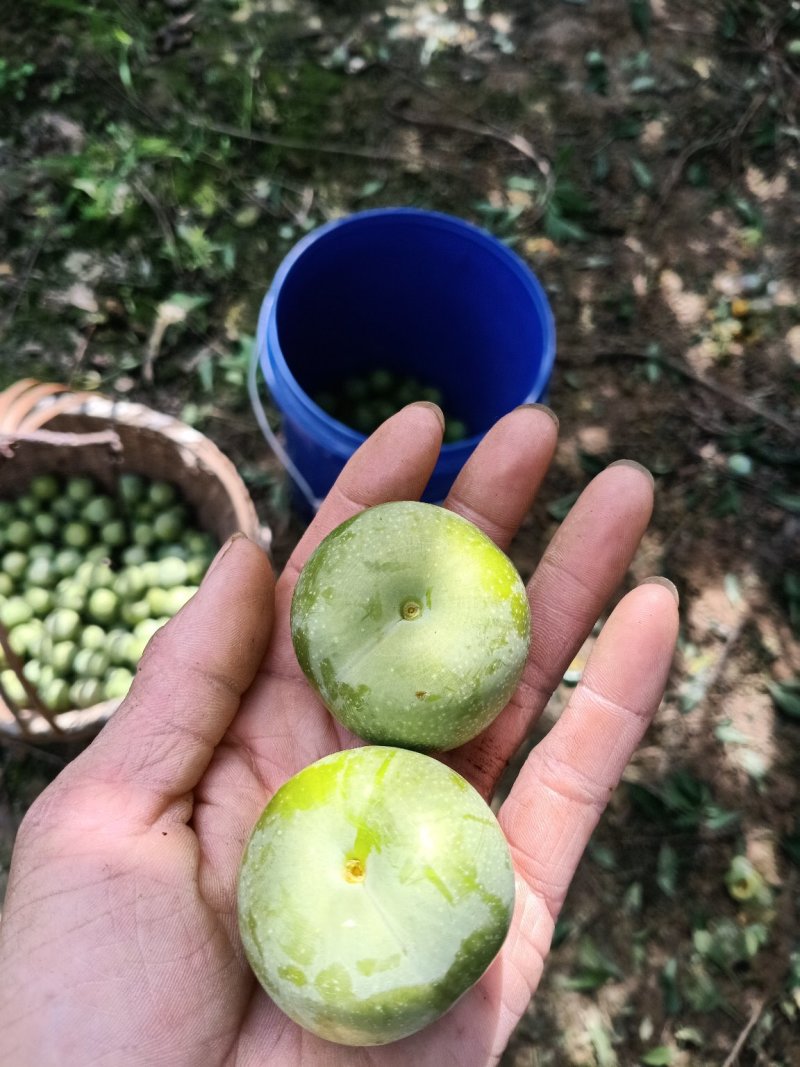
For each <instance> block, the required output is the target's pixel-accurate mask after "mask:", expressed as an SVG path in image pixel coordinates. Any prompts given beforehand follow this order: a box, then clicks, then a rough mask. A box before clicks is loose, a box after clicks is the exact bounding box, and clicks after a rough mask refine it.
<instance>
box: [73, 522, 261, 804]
mask: <svg viewBox="0 0 800 1067" xmlns="http://www.w3.org/2000/svg"><path fill="white" fill-rule="evenodd" d="M273 581H274V580H273V577H272V571H271V568H270V566H269V563H268V561H267V558H266V556H265V554H264V553H263V552H262V551H261V549H260V548H258V547H257V546H256V545H254V544H253V543H252V542H251V541H249V540H248V539H247V538H246V537H245V536H244V534H238V535H234V538H232V539H231V540H230V541H229V542H228V543H227V544H226V545H224V546H223V548H222V549H221V550H220V552H219V554H218V555H217V557H216V559H215V560H214V562H213V563H212V565H211V567H210V569H209V571H208V573H207V574H206V576H205V578H204V579H203V582H202V584H201V586H200V588H199V589H198V591H197V593H196V594H195V595H194V596H193V597H192V599H191V600H190V601H189V602H188V604H186V605H185V607H184V608H182V610H181V611H180V612H179V613H178V614H177V615H176V616H175V617H174V618H173V619H171V620H170V621H169V622H168V623H167V624H166V625H165V626H164V627H163V628H162V629H161V630H159V631H158V633H157V634H156V635H155V636H154V637H153V639H152V640H151V641H150V643H149V645H148V646H147V648H146V649H145V652H144V655H143V657H142V659H141V662H140V664H139V668H138V670H137V673H136V677H135V679H134V682H133V685H132V686H131V691H130V693H129V694H128V696H127V697H126V699H125V700H124V702H123V703H122V705H121V707H120V708H119V710H118V711H117V712H116V714H115V715H114V716H113V717H112V718H111V720H110V721H109V722H108V723H107V725H106V727H105V728H104V729H103V730H102V732H101V733H100V734H99V736H98V737H97V738H96V740H95V741H94V743H93V744H92V745H91V746H90V747H89V748H88V749H87V750H86V751H85V752H84V753H83V755H82V756H81V757H80V758H79V759H78V760H76V761H75V762H74V763H73V764H72V765H71V766H72V767H75V768H77V769H76V770H75V772H74V773H75V774H76V775H78V776H79V777H81V776H82V777H83V779H84V780H93V781H97V780H100V781H102V782H103V783H105V784H106V785H108V786H112V787H113V788H114V789H115V790H117V791H125V792H126V793H127V794H128V796H129V798H130V800H131V802H132V803H134V808H133V809H132V811H135V812H136V813H138V815H139V816H140V817H141V818H142V819H143V820H144V821H145V822H146V823H148V824H149V823H152V822H153V821H155V819H157V818H158V817H159V816H160V815H161V814H162V812H163V811H164V808H165V806H166V805H168V804H169V803H171V802H173V801H174V800H175V799H177V798H182V797H185V796H186V794H188V793H190V792H191V790H192V789H193V788H194V787H195V785H196V784H197V782H198V781H199V779H200V777H201V776H202V774H203V772H204V771H205V769H206V767H207V766H208V763H209V761H210V759H211V756H212V755H213V752H214V749H215V748H216V746H217V744H218V743H219V741H220V739H221V737H222V735H223V734H224V733H225V730H226V729H227V728H228V726H229V724H230V722H231V720H232V719H233V717H234V715H235V714H236V712H237V710H238V707H239V701H240V699H241V696H242V694H243V693H244V692H245V690H246V689H247V688H248V686H249V685H250V683H251V682H252V680H253V677H254V676H255V673H256V671H257V669H258V665H259V663H260V661H261V659H262V657H263V655H264V649H265V646H266V643H267V640H268V638H269V633H270V627H271V623H272V590H273Z"/></svg>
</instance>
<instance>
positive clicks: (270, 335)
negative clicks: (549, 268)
mask: <svg viewBox="0 0 800 1067" xmlns="http://www.w3.org/2000/svg"><path fill="white" fill-rule="evenodd" d="M375 219H383V220H386V221H391V220H397V221H398V222H399V221H401V220H409V219H412V220H415V221H418V222H419V223H420V224H422V225H425V226H429V227H439V228H441V229H448V230H451V231H454V232H457V233H459V234H460V235H461V236H463V237H464V238H465V239H467V240H470V241H473V242H474V243H476V244H480V245H481V246H482V247H483V248H484V249H485V250H486V251H487V252H489V253H491V254H492V255H494V256H495V257H496V258H497V259H498V260H500V261H502V263H503V264H504V265H505V266H506V267H507V268H510V269H511V270H512V271H513V273H514V274H515V275H516V276H517V278H518V279H519V280H520V282H521V283H522V285H523V287H524V288H525V289H526V291H527V293H528V295H529V296H530V298H531V300H532V303H533V304H534V306H535V308H536V310H537V313H538V315H539V319H540V322H541V325H542V336H543V345H542V353H541V359H540V361H539V365H538V369H537V373H536V377H535V378H534V380H533V383H532V386H531V389H530V391H529V394H528V397H527V398H526V400H524V401H521V402H522V403H524V402H527V401H530V400H531V399H533V400H538V399H539V398H540V397H541V396H543V395H544V394H545V391H546V389H547V385H548V383H549V381H550V378H551V375H552V371H553V366H554V364H555V357H556V331H555V318H554V315H553V311H552V308H551V307H550V302H549V300H548V298H547V293H546V292H545V289H544V286H543V285H542V283H541V282H540V281H539V279H538V277H537V276H536V274H535V273H534V272H533V270H532V268H531V267H530V266H529V265H528V264H527V263H526V262H525V261H524V260H523V259H522V257H521V256H520V255H519V254H518V253H517V252H515V251H514V250H513V249H512V248H510V247H509V246H508V245H507V244H505V243H504V242H503V241H501V240H500V239H499V238H498V237H496V236H495V235H494V234H492V233H490V232H489V231H488V230H486V229H484V228H483V227H481V226H478V225H476V224H475V223H473V222H469V221H468V220H467V219H463V218H460V217H459V216H456V215H450V214H447V213H445V212H442V211H434V210H430V209H427V208H418V207H408V206H395V207H379V208H368V209H365V210H362V211H356V212H351V213H349V214H347V215H343V216H341V217H340V218H336V219H331V220H330V221H329V222H326V223H323V224H322V225H320V226H317V227H315V228H314V229H313V230H311V231H309V233H307V234H306V235H305V236H304V237H302V238H301V239H300V240H299V241H297V242H296V243H295V244H294V245H293V246H292V247H291V248H290V249H289V251H288V252H287V253H286V255H285V256H284V257H283V259H282V260H281V262H280V263H279V265H278V267H277V269H276V271H275V273H274V275H273V277H272V282H271V284H270V286H269V289H268V290H267V293H266V294H265V296H264V299H263V301H262V304H261V309H260V312H259V317H258V327H257V332H256V357H257V359H258V361H259V363H260V365H261V370H262V373H263V375H264V378H265V380H266V384H267V388H268V389H269V392H270V393H271V394H272V395H273V397H274V398H275V400H276V402H277V403H278V407H279V408H280V409H281V411H282V414H283V415H284V417H286V415H287V412H286V411H285V410H284V403H283V401H285V399H286V398H287V397H289V396H290V397H291V399H292V401H293V403H294V404H295V405H297V406H298V407H299V408H301V409H302V410H303V411H304V412H305V414H306V416H308V417H310V418H311V419H312V420H313V422H314V423H316V424H318V425H319V426H321V427H323V428H324V430H325V432H326V437H327V441H326V446H327V447H328V448H330V449H332V450H333V451H334V452H335V453H336V454H338V455H339V456H340V457H342V458H345V459H346V458H347V457H349V456H350V455H352V453H353V451H355V449H356V448H358V447H359V446H360V445H361V444H363V442H364V441H365V440H366V438H367V435H366V434H363V433H360V432H359V431H357V430H354V429H352V428H351V427H349V426H347V425H346V424H345V423H343V422H340V421H339V420H338V419H336V418H334V417H333V416H332V415H329V414H328V412H326V411H325V410H324V409H323V408H321V407H320V406H319V405H318V404H317V403H315V401H314V400H313V399H312V398H311V397H310V396H309V395H308V393H306V392H305V390H304V389H302V388H301V386H300V384H299V382H298V381H297V379H296V378H295V376H294V374H293V372H292V370H291V367H290V366H289V363H288V361H287V359H286V356H285V354H284V351H283V347H282V345H281V343H280V338H279V336H278V327H277V314H275V313H274V312H275V305H276V303H277V298H278V294H279V293H280V291H281V289H282V287H283V285H284V283H285V281H286V279H287V278H288V276H289V274H290V273H291V272H292V270H293V269H294V267H295V265H296V264H297V262H298V261H299V260H300V259H301V258H302V257H303V256H304V255H305V254H306V253H307V252H308V250H309V249H310V248H312V247H313V246H314V245H315V244H317V243H318V242H319V241H322V240H325V239H326V238H328V237H329V236H330V235H331V234H332V233H335V232H337V231H339V230H342V229H349V228H353V227H358V226H360V225H363V224H365V223H369V222H371V221H373V220H375ZM268 340H269V342H270V343H269V344H268V343H267V341H268ZM484 436H485V431H482V432H479V433H477V434H473V435H471V436H470V437H466V438H464V439H463V440H461V441H455V442H451V443H449V444H444V443H443V444H442V446H441V454H442V458H443V459H446V460H452V461H458V462H463V459H462V458H461V457H466V456H467V455H469V453H471V452H472V451H473V450H474V449H475V447H476V446H477V445H478V444H479V442H480V441H481V440H482V438H483V437H484Z"/></svg>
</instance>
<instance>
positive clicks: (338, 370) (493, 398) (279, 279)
mask: <svg viewBox="0 0 800 1067" xmlns="http://www.w3.org/2000/svg"><path fill="white" fill-rule="evenodd" d="M554 358H555V328H554V324H553V316H552V313H551V311H550V306H549V304H548V302H547V297H546V296H545V293H544V290H543V289H542V286H541V285H540V283H539V282H538V281H537V279H536V277H535V276H534V275H533V273H532V272H531V271H530V269H529V268H528V267H527V266H526V265H525V263H523V261H522V260H521V259H520V258H519V257H518V256H517V255H515V254H514V253H513V252H512V251H511V250H510V249H509V248H507V247H506V246H505V245H504V244H502V243H501V242H500V241H498V240H497V239H496V238H494V237H492V236H491V235H490V234H488V233H486V232H485V231H483V230H481V229H479V228H478V227H476V226H473V225H471V224H470V223H467V222H464V221H463V220H461V219H458V218H453V217H451V216H449V215H442V214H439V213H436V212H430V211H419V210H416V209H412V208H391V209H381V210H377V211H365V212H361V213H358V214H355V215H350V216H347V217H346V218H343V219H339V220H337V221H335V222H332V223H329V224H328V225H325V226H322V227H321V228H320V229H317V230H315V231H313V232H312V233H310V234H309V235H308V236H307V237H305V238H304V239H303V240H302V241H300V242H299V243H298V244H297V245H295V247H294V248H293V249H292V250H291V252H290V253H289V254H288V255H287V256H286V258H285V259H284V260H283V262H282V263H281V265H280V267H279V268H278V271H277V273H276V274H275V277H274V279H273V282H272V285H271V287H270V290H269V292H268V293H267V295H266V297H265V299H264V302H263V305H262V308H261V315H260V317H259V324H258V335H257V341H256V352H255V358H254V360H253V366H252V368H251V380H250V386H251V397H252V400H253V405H254V408H255V410H256V414H257V416H258V417H259V422H260V424H261V426H262V429H263V430H264V432H265V434H266V435H267V437H268V439H269V440H270V443H271V444H272V446H273V447H274V448H275V449H276V451H277V453H278V455H279V457H280V459H281V460H282V462H283V463H284V466H286V468H287V470H288V471H289V474H290V475H291V476H292V478H293V480H294V482H295V485H296V486H297V488H298V490H299V492H300V494H301V496H302V497H303V498H305V500H306V502H307V504H308V506H309V507H310V508H311V509H312V510H313V509H315V508H316V507H317V506H318V505H319V503H320V501H321V500H322V499H323V498H324V496H325V494H326V493H327V491H328V490H329V489H330V487H331V485H332V484H333V482H334V481H335V479H336V477H337V475H338V474H339V472H340V471H341V469H342V467H343V466H344V464H345V463H346V462H347V460H348V458H349V457H350V456H351V455H352V454H353V452H354V451H355V450H356V449H357V448H358V446H359V445H360V444H361V443H362V441H363V440H364V435H363V434H361V433H358V432H357V431H356V430H353V429H351V428H350V427H348V426H345V425H344V423H341V422H339V421H338V420H336V419H334V418H332V417H331V416H330V415H329V414H327V413H326V412H325V411H323V409H322V408H321V407H319V405H318V404H316V403H315V402H314V401H313V400H312V396H314V395H316V394H318V393H320V392H323V391H331V390H332V389H333V390H335V389H336V387H337V385H338V383H340V382H341V381H343V380H344V379H345V378H348V377H350V376H352V375H355V374H359V373H362V372H364V371H366V370H368V369H370V368H372V369H374V368H376V367H384V368H386V369H388V370H391V371H394V372H395V373H398V374H403V375H412V376H413V377H415V378H417V379H419V380H421V381H423V382H425V383H426V384H428V385H431V386H435V387H436V388H438V389H439V390H440V391H441V393H442V395H443V397H444V406H445V407H446V409H447V410H448V411H449V412H450V413H451V415H452V416H453V417H454V418H459V419H461V420H462V421H463V422H464V423H466V425H467V426H468V427H469V428H470V431H471V433H472V436H470V437H469V438H467V439H465V440H463V441H459V442H457V443H454V444H448V445H444V446H443V447H442V451H441V455H440V457H439V461H438V463H437V465H436V469H435V470H434V472H433V475H432V477H431V479H430V482H429V483H428V487H427V490H426V492H425V496H424V499H426V500H430V501H440V500H442V499H444V497H445V496H446V495H447V491H448V489H449V488H450V485H451V483H452V482H453V480H454V479H455V477H456V475H457V474H458V472H459V470H460V469H461V467H462V466H463V465H464V463H465V462H466V460H467V458H468V457H469V455H470V453H471V452H472V451H473V449H474V448H475V446H476V445H477V444H478V442H479V441H480V439H481V437H482V436H483V435H484V434H485V433H486V431H487V430H488V429H489V428H490V427H491V426H492V425H493V424H494V423H495V422H496V421H497V420H498V419H499V418H500V417H501V416H503V415H505V414H506V413H507V412H509V411H511V410H512V409H513V408H515V407H517V406H518V405H519V404H524V403H532V402H535V401H538V400H542V399H544V398H545V397H546V395H547V387H548V383H549V380H550V374H551V371H552V367H553V360H554ZM256 360H257V361H258V363H259V364H260V367H261V370H262V372H263V374H264V378H265V380H266V384H267V388H268V389H269V392H270V394H271V395H272V399H273V401H274V403H275V405H276V406H277V407H278V409H279V410H280V412H281V414H282V417H283V435H284V441H285V447H282V446H281V444H280V443H279V442H278V441H277V439H276V438H275V435H274V434H273V432H272V431H271V430H270V428H269V424H268V423H267V420H266V417H265V416H264V412H263V408H262V407H261V403H260V400H259V398H258V389H257V384H256Z"/></svg>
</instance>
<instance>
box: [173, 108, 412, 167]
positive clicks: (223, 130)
mask: <svg viewBox="0 0 800 1067" xmlns="http://www.w3.org/2000/svg"><path fill="white" fill-rule="evenodd" d="M186 121H187V122H189V123H190V124H191V125H192V126H194V127H196V128H197V129H199V130H205V131H207V132H208V133H220V134H222V135H223V136H225V137H235V138H236V139H237V140H240V141H252V142H253V143H254V144H266V145H272V146H273V147H275V148H286V149H288V150H290V151H297V152H322V153H324V154H326V155H334V156H354V157H356V158H357V159H371V160H372V161H373V162H378V163H381V162H386V163H404V164H407V163H408V156H407V155H405V154H401V153H399V152H387V151H386V150H385V149H381V148H366V147H364V148H362V147H361V145H350V144H337V143H334V142H331V141H315V142H312V141H301V140H298V139H297V138H296V137H277V136H275V135H274V134H270V133H259V132H257V131H255V130H240V129H238V128H237V127H236V126H228V125H227V124H225V123H219V122H200V121H198V120H197V119H193V118H191V117H189V116H187V117H186Z"/></svg>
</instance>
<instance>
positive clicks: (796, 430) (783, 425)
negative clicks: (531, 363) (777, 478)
mask: <svg viewBox="0 0 800 1067" xmlns="http://www.w3.org/2000/svg"><path fill="white" fill-rule="evenodd" d="M613 359H635V360H641V361H642V362H644V363H657V364H659V365H660V366H662V367H667V368H668V369H669V370H672V371H675V373H676V374H680V375H682V376H683V377H684V378H688V379H689V381H691V382H695V383H696V384H697V385H700V386H702V387H703V389H706V390H708V392H710V393H713V394H714V395H715V396H718V397H720V399H722V400H727V401H728V403H730V404H734V405H736V406H737V407H740V408H744V409H745V410H746V411H749V412H750V414H751V415H755V416H756V418H759V419H764V421H765V422H770V423H772V425H773V426H777V427H778V429H780V430H782V431H783V432H784V433H785V434H788V435H789V436H790V437H795V438H798V439H800V425H795V424H794V423H791V422H789V421H788V420H787V419H784V418H783V417H782V416H781V415H775V414H774V413H773V412H771V411H765V410H764V409H763V408H762V407H760V406H759V405H758V404H756V403H755V402H754V401H752V400H750V399H749V398H748V397H746V396H742V395H741V394H740V393H736V392H734V391H733V390H732V389H726V388H725V386H724V385H719V383H718V382H714V381H711V380H710V379H709V378H704V377H703V376H702V375H700V374H697V373H696V372H695V371H693V370H692V369H691V368H690V367H687V366H686V365H685V364H683V363H679V362H678V360H675V359H670V358H669V357H668V356H651V355H648V354H647V353H646V352H594V353H592V355H591V356H590V357H589V358H588V359H587V360H564V359H561V358H560V357H559V360H558V362H559V363H561V364H563V365H565V366H568V367H575V368H580V367H585V366H588V365H589V364H591V363H596V362H599V361H601V360H613Z"/></svg>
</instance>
